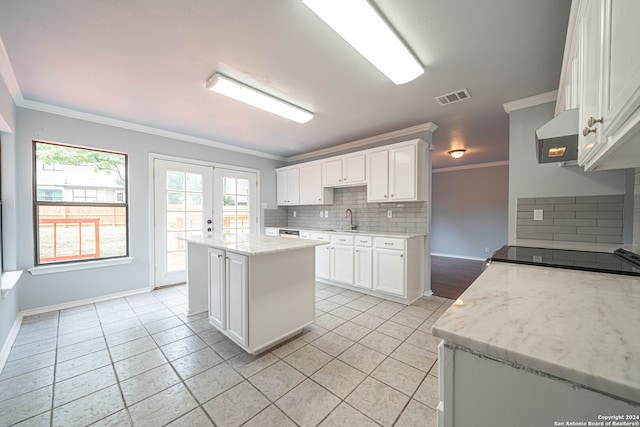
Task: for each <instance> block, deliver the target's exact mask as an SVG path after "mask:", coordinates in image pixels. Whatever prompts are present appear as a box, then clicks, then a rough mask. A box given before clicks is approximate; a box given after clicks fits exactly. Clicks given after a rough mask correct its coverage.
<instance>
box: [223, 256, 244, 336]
mask: <svg viewBox="0 0 640 427" xmlns="http://www.w3.org/2000/svg"><path fill="white" fill-rule="evenodd" d="M226 261H227V264H226V271H227V333H228V334H229V336H231V337H232V338H233V339H235V340H236V341H237V342H238V343H240V344H242V345H247V329H248V324H247V323H248V322H247V320H248V315H247V314H248V313H247V298H248V295H247V279H248V278H247V274H248V267H249V258H248V257H246V256H244V255H238V254H234V253H231V252H228V253H227V258H226Z"/></svg>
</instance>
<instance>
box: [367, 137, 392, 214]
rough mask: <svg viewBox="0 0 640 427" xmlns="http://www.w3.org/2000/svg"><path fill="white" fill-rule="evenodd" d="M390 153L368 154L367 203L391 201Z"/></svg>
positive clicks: (385, 151) (383, 151)
mask: <svg viewBox="0 0 640 427" xmlns="http://www.w3.org/2000/svg"><path fill="white" fill-rule="evenodd" d="M388 188H389V152H388V151H387V150H382V151H376V152H373V153H368V154H367V201H368V202H388V201H389V193H388Z"/></svg>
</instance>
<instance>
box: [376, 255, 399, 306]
mask: <svg viewBox="0 0 640 427" xmlns="http://www.w3.org/2000/svg"><path fill="white" fill-rule="evenodd" d="M373 268H374V272H373V278H374V280H373V289H375V290H376V291H380V292H386V293H389V294H393V295H397V296H399V297H404V296H405V294H406V291H405V280H404V268H405V253H404V251H399V250H395V249H382V248H374V249H373Z"/></svg>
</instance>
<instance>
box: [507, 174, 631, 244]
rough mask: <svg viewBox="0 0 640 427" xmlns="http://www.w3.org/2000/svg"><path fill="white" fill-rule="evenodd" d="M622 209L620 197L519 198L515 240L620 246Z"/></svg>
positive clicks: (622, 201)
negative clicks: (538, 212)
mask: <svg viewBox="0 0 640 427" xmlns="http://www.w3.org/2000/svg"><path fill="white" fill-rule="evenodd" d="M636 176H637V175H636ZM636 183H637V179H636ZM535 209H542V211H543V219H542V220H541V221H538V220H534V219H533V217H534V210H535ZM623 209H624V195H613V196H576V197H534V198H519V199H518V213H517V218H516V237H517V238H518V239H537V240H561V241H570V242H593V243H620V244H622V242H623V237H622V229H623Z"/></svg>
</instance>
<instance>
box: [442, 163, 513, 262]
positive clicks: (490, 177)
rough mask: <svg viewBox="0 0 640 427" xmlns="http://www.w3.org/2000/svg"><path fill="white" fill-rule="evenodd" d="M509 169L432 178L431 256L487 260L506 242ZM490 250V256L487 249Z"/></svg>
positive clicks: (446, 174) (462, 172)
mask: <svg viewBox="0 0 640 427" xmlns="http://www.w3.org/2000/svg"><path fill="white" fill-rule="evenodd" d="M508 178H509V166H507V165H504V166H493V167H484V168H474V169H463V170H455V171H444V172H438V171H437V170H435V171H434V173H433V175H432V179H433V180H432V191H433V205H432V224H431V230H432V232H431V253H432V254H434V255H447V256H454V257H463V258H477V259H485V258H487V256H488V255H490V254H491V253H493V251H495V250H496V249H498V248H500V247H501V246H502V245H505V244H506V243H507V220H508V219H507V206H508V200H509V189H508ZM487 247H488V248H489V253H487V252H486V250H485V248H487Z"/></svg>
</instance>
